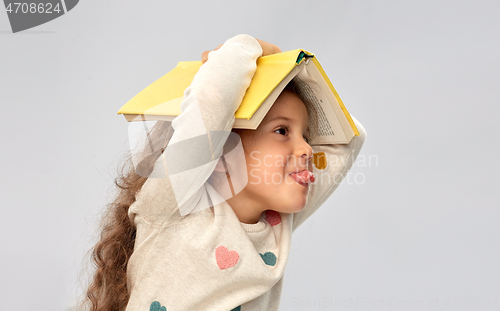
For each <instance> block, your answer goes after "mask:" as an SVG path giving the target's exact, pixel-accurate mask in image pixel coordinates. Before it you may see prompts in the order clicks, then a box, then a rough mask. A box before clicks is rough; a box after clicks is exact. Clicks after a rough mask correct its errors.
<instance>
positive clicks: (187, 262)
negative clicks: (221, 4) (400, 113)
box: [127, 35, 366, 311]
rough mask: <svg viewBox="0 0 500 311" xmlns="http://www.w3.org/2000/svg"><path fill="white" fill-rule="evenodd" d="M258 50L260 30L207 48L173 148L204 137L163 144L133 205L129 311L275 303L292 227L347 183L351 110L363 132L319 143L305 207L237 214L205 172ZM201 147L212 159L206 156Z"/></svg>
mask: <svg viewBox="0 0 500 311" xmlns="http://www.w3.org/2000/svg"><path fill="white" fill-rule="evenodd" d="M261 54H262V49H261V47H260V45H259V44H258V42H257V41H256V40H255V39H254V38H252V37H249V36H246V35H239V36H236V37H234V38H231V39H229V40H228V41H226V42H225V43H224V45H223V46H222V47H221V48H220V49H219V50H217V51H213V52H211V53H210V54H209V59H208V61H207V62H206V63H205V64H204V65H203V66H201V68H200V70H199V72H198V73H197V74H196V76H195V78H194V80H193V82H192V84H191V86H190V87H189V88H188V89H187V90H186V91H185V93H184V101H183V102H182V104H181V110H182V113H181V114H180V115H179V116H178V117H177V118H176V119H175V120H174V121H173V122H172V126H173V127H174V129H175V131H174V134H173V136H172V138H171V140H170V142H169V145H168V146H167V151H168V148H169V147H170V146H175V145H176V143H178V144H177V146H179V144H182V142H183V141H189V139H193V138H200V137H204V138H205V139H206V141H205V142H206V144H205V143H204V142H203V141H202V142H200V141H198V143H189V144H184V146H183V148H187V149H188V150H185V151H186V152H183V153H179V152H177V153H176V152H170V153H168V152H167V151H166V152H165V155H166V156H165V157H166V158H168V157H170V158H168V159H165V162H164V163H166V164H165V166H164V171H165V176H164V178H148V179H147V181H146V182H145V184H144V185H143V187H142V189H141V190H140V191H139V193H138V194H137V196H136V201H135V202H134V204H132V205H131V207H130V209H129V217H130V220H131V221H132V222H133V223H134V224H135V226H136V228H137V233H136V240H135V247H134V252H133V254H132V256H131V258H130V260H129V262H128V266H127V282H128V290H129V293H130V300H129V303H128V306H127V310H128V311H139V310H143V311H147V310H150V311H180V310H218V311H219V310H225V311H229V310H241V311H249V310H255V311H257V310H278V307H279V303H280V297H281V291H282V287H283V274H284V272H285V266H286V263H287V260H288V256H289V251H290V245H291V237H292V232H293V231H294V230H295V229H296V228H297V227H298V226H299V225H300V224H302V223H303V222H304V221H305V220H306V219H307V218H308V217H309V216H310V215H311V214H312V213H314V212H315V211H316V210H317V209H318V208H319V207H320V206H321V205H322V204H323V202H325V200H326V199H327V198H328V197H329V196H330V195H331V194H332V192H333V191H334V190H335V189H336V188H337V186H338V185H339V184H340V182H341V181H342V179H343V178H344V177H345V175H346V173H347V172H348V171H349V169H350V168H351V166H352V164H353V163H354V160H355V158H356V157H357V155H358V153H359V150H360V149H361V146H362V145H363V142H364V140H365V137H366V132H365V130H364V128H363V127H362V125H361V124H360V123H359V122H358V121H357V120H356V119H354V121H355V123H356V126H357V127H358V129H359V131H360V133H361V135H360V136H355V137H354V138H353V139H352V141H351V142H350V143H349V144H336V145H318V146H312V148H313V152H314V153H316V154H320V153H324V154H325V157H324V159H326V162H327V163H326V167H324V165H323V166H320V167H319V168H320V169H318V167H316V166H313V173H314V175H315V177H316V182H314V183H312V184H311V185H310V188H309V194H308V199H307V203H306V205H305V207H304V208H303V209H302V210H301V211H300V212H297V213H293V214H286V213H278V212H275V211H272V206H270V207H269V210H267V211H265V212H263V213H262V215H261V217H260V219H259V221H258V222H257V223H255V224H246V223H242V222H240V221H239V219H238V218H237V217H236V214H235V213H234V211H233V210H232V208H231V206H230V205H229V204H228V203H227V202H226V201H225V200H224V199H223V198H222V197H221V194H220V191H217V190H215V188H214V187H213V186H212V185H211V184H210V183H209V182H208V179H209V178H210V176H211V174H212V173H213V171H214V169H215V167H216V166H217V163H219V159H220V157H221V155H222V154H223V146H224V143H225V141H226V139H227V137H228V135H229V133H230V131H231V128H232V126H233V124H234V120H235V119H234V113H235V111H236V110H237V109H238V106H239V104H240V103H241V100H242V98H243V96H244V94H245V91H246V89H247V88H248V86H249V84H250V81H251V79H252V77H253V74H254V72H255V69H256V60H257V58H258V57H259V56H261ZM212 133H219V134H220V133H226V134H227V135H212ZM202 140H203V139H202ZM201 153H203V154H208V156H209V157H210V159H208V161H207V159H200V154H201ZM193 163H194V164H193ZM155 169H156V168H155ZM169 173H170V174H169ZM211 206H213V208H207V207H211Z"/></svg>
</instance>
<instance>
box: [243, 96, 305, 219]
mask: <svg viewBox="0 0 500 311" xmlns="http://www.w3.org/2000/svg"><path fill="white" fill-rule="evenodd" d="M279 117H281V118H279ZM283 117H284V118H288V119H289V120H285V119H283ZM287 128H288V129H287ZM240 136H241V139H242V143H243V148H244V150H245V159H246V165H247V172H248V184H247V185H246V187H245V188H244V189H243V190H242V191H241V193H240V194H238V195H237V196H239V197H240V198H241V197H243V198H244V200H246V201H247V202H245V203H244V206H246V208H252V209H254V211H255V213H260V212H262V211H265V210H268V209H272V210H275V211H278V212H282V213H295V212H298V211H300V210H302V208H303V207H304V205H305V204H306V202H307V194H308V192H309V186H304V185H301V184H299V183H297V182H296V181H295V180H294V179H293V178H292V177H291V176H290V174H291V173H294V172H298V171H301V170H304V169H307V170H309V171H310V172H312V164H311V161H310V159H311V157H312V154H313V150H312V148H311V146H309V144H308V143H307V142H306V138H307V137H308V136H309V132H308V116H307V110H306V107H305V105H304V103H303V102H302V101H301V100H300V98H299V97H297V95H295V94H293V93H291V92H288V91H285V92H283V93H282V94H281V95H280V96H279V97H278V99H277V100H276V102H275V103H274V105H273V106H272V108H271V109H270V110H269V112H268V114H267V115H266V117H265V118H264V120H263V121H262V123H261V124H260V125H259V127H258V128H257V129H256V130H244V131H242V133H241V135H240Z"/></svg>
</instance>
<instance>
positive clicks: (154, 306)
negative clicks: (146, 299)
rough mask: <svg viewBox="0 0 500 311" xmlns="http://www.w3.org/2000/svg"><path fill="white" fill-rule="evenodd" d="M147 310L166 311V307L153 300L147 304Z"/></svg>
mask: <svg viewBox="0 0 500 311" xmlns="http://www.w3.org/2000/svg"><path fill="white" fill-rule="evenodd" d="M149 311H167V308H166V307H162V305H161V304H160V303H159V302H158V301H153V302H152V303H151V305H150V306H149Z"/></svg>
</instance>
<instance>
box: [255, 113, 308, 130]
mask: <svg viewBox="0 0 500 311" xmlns="http://www.w3.org/2000/svg"><path fill="white" fill-rule="evenodd" d="M276 120H285V121H288V122H290V123H292V121H293V120H292V119H290V118H287V117H284V116H277V117H276V118H274V119H271V120H267V121H266V122H264V124H266V123H269V122H272V121H276ZM306 133H307V134H310V133H311V131H310V129H309V123H308V124H307V129H306Z"/></svg>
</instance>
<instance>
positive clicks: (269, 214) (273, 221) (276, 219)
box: [266, 210, 281, 227]
mask: <svg viewBox="0 0 500 311" xmlns="http://www.w3.org/2000/svg"><path fill="white" fill-rule="evenodd" d="M266 221H267V222H268V223H269V224H270V225H271V226H273V227H274V226H276V225H279V224H280V223H281V215H280V213H278V212H276V211H273V210H267V211H266Z"/></svg>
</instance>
